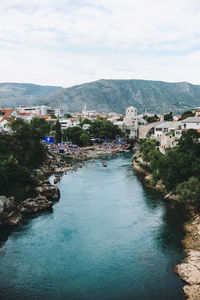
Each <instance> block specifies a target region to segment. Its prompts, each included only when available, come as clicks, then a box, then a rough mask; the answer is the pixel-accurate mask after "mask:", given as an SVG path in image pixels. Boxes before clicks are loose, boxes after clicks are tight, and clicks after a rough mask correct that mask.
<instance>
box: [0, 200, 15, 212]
mask: <svg viewBox="0 0 200 300" xmlns="http://www.w3.org/2000/svg"><path fill="white" fill-rule="evenodd" d="M14 207H15V198H14V197H10V198H7V197H6V196H0V216H1V215H2V214H4V213H8V212H10V211H12V210H13V208H14Z"/></svg>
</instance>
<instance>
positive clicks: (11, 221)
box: [4, 210, 22, 226]
mask: <svg viewBox="0 0 200 300" xmlns="http://www.w3.org/2000/svg"><path fill="white" fill-rule="evenodd" d="M21 221H22V214H21V212H20V211H19V210H13V211H12V212H10V213H9V214H8V215H7V216H6V219H5V221H4V224H6V225H11V226H15V225H18V224H19V223H20V222H21Z"/></svg>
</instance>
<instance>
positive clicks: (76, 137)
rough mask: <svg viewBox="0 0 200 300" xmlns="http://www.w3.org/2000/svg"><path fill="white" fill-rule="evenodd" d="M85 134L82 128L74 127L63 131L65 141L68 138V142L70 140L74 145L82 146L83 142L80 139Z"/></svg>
mask: <svg viewBox="0 0 200 300" xmlns="http://www.w3.org/2000/svg"><path fill="white" fill-rule="evenodd" d="M82 133H84V130H83V129H82V128H81V127H78V126H74V127H69V128H67V129H65V130H63V137H64V140H66V137H67V138H68V140H70V141H71V142H72V143H73V144H76V145H79V146H81V145H82V142H81V141H80V137H81V135H82Z"/></svg>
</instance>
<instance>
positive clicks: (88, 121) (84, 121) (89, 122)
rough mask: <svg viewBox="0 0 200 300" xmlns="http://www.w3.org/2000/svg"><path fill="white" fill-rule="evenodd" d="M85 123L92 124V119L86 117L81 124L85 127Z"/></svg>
mask: <svg viewBox="0 0 200 300" xmlns="http://www.w3.org/2000/svg"><path fill="white" fill-rule="evenodd" d="M84 124H92V121H91V120H89V119H87V118H85V119H83V120H82V121H81V122H80V126H81V127H83V125H84Z"/></svg>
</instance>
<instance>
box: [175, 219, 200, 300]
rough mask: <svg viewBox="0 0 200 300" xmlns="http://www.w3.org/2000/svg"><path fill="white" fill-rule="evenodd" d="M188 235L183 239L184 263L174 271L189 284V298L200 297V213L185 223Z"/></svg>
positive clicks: (191, 299)
mask: <svg viewBox="0 0 200 300" xmlns="http://www.w3.org/2000/svg"><path fill="white" fill-rule="evenodd" d="M185 230H186V236H185V238H184V240H183V244H184V246H185V249H186V250H185V252H186V254H187V256H186V258H185V259H184V261H183V263H182V264H179V265H176V266H175V268H174V271H175V272H176V273H177V274H178V275H179V276H180V277H181V279H183V280H184V281H185V282H186V283H187V285H186V286H184V292H185V295H186V296H187V299H190V300H199V299H200V215H196V216H195V217H194V218H193V220H192V221H190V222H188V223H186V224H185Z"/></svg>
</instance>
